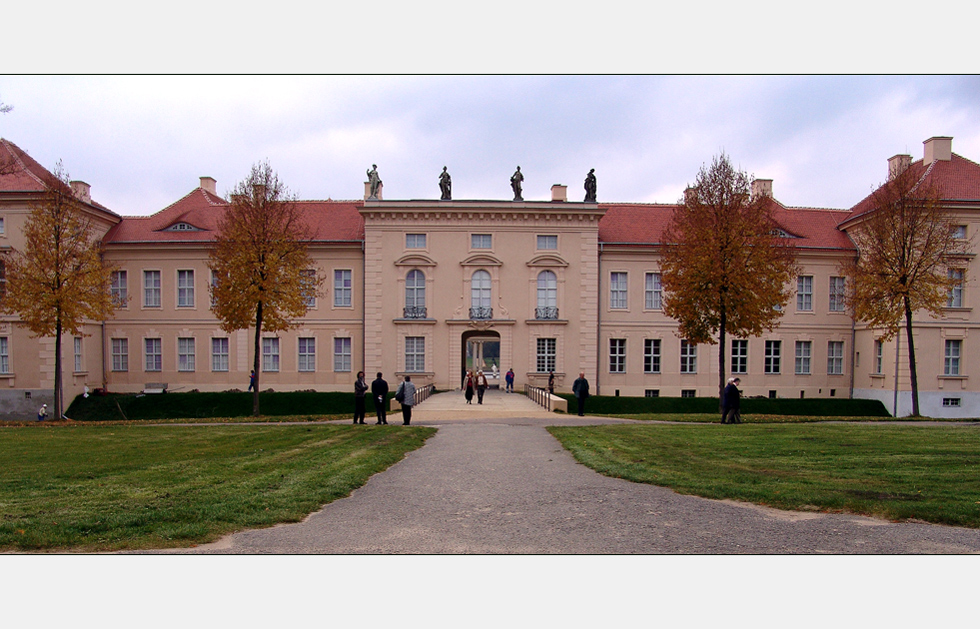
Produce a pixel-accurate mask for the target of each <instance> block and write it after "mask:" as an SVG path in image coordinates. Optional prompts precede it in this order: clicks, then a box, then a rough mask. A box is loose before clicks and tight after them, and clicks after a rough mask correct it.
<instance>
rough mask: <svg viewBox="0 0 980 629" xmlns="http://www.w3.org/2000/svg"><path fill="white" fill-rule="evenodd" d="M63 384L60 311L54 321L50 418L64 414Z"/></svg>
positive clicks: (58, 418) (57, 418)
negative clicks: (51, 413) (62, 400)
mask: <svg viewBox="0 0 980 629" xmlns="http://www.w3.org/2000/svg"><path fill="white" fill-rule="evenodd" d="M62 389H63V385H62V382H61V315H60V313H59V314H58V316H57V317H56V319H55V323H54V404H53V405H52V406H54V417H53V418H52V419H55V420H60V419H61V416H62V414H64V409H62V408H61V406H62V402H61V398H62V395H61V391H62Z"/></svg>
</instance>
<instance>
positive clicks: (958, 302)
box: [946, 269, 963, 308]
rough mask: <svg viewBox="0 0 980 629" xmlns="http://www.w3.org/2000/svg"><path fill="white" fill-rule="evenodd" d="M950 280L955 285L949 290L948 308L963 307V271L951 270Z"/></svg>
mask: <svg viewBox="0 0 980 629" xmlns="http://www.w3.org/2000/svg"><path fill="white" fill-rule="evenodd" d="M949 279H950V280H952V282H953V285H952V286H951V287H950V288H949V299H948V300H947V301H946V307H947V308H962V307H963V269H950V270H949Z"/></svg>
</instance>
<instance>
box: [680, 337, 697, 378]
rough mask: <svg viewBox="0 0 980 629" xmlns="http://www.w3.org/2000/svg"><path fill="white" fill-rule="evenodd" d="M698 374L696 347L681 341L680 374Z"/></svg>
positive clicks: (693, 344)
mask: <svg viewBox="0 0 980 629" xmlns="http://www.w3.org/2000/svg"><path fill="white" fill-rule="evenodd" d="M697 372H698V346H697V345H696V344H695V343H691V342H689V341H684V340H682V341H681V373H697Z"/></svg>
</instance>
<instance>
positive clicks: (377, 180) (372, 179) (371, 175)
mask: <svg viewBox="0 0 980 629" xmlns="http://www.w3.org/2000/svg"><path fill="white" fill-rule="evenodd" d="M367 176H368V183H369V184H370V185H371V194H370V195H368V198H369V199H377V198H378V190H379V189H380V188H381V177H379V176H378V165H377V164H371V170H369V171H367Z"/></svg>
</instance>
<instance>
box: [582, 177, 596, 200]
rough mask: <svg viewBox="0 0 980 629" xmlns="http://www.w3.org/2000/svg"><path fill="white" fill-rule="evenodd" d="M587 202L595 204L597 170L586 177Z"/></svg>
mask: <svg viewBox="0 0 980 629" xmlns="http://www.w3.org/2000/svg"><path fill="white" fill-rule="evenodd" d="M585 202H586V203H595V202H596V200H595V168H593V169H592V170H590V171H589V174H588V175H586V176H585Z"/></svg>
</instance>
